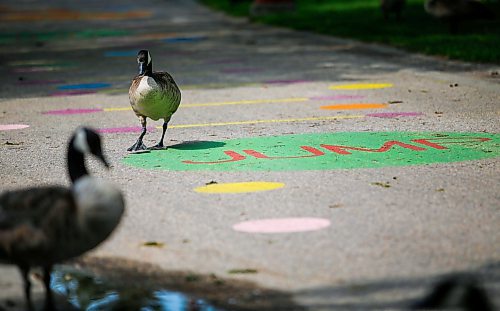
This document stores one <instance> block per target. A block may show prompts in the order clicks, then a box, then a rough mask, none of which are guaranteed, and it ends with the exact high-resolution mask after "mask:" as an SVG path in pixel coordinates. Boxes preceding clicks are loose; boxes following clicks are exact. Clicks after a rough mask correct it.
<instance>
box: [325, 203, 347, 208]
mask: <svg viewBox="0 0 500 311" xmlns="http://www.w3.org/2000/svg"><path fill="white" fill-rule="evenodd" d="M328 207H329V208H340V207H344V205H343V204H340V203H337V204H332V205H330V206H328Z"/></svg>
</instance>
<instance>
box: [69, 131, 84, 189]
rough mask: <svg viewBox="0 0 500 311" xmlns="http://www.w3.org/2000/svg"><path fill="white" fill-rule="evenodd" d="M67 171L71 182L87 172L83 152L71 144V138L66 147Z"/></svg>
mask: <svg viewBox="0 0 500 311" xmlns="http://www.w3.org/2000/svg"><path fill="white" fill-rule="evenodd" d="M67 156H68V173H69V177H70V179H71V182H72V183H73V184H74V183H75V182H76V181H77V180H78V179H80V178H82V177H83V176H87V175H88V174H89V173H88V171H87V168H86V167H85V160H84V157H83V153H82V152H80V151H78V150H76V149H75V148H74V146H73V140H72V141H71V142H70V144H69V147H68V155H67Z"/></svg>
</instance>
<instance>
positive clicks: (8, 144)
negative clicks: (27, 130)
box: [5, 141, 24, 146]
mask: <svg viewBox="0 0 500 311" xmlns="http://www.w3.org/2000/svg"><path fill="white" fill-rule="evenodd" d="M22 144H24V143H23V142H18V143H14V142H11V141H6V142H5V145H7V146H19V145H22Z"/></svg>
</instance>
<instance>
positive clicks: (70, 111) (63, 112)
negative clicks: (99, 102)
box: [42, 108, 102, 115]
mask: <svg viewBox="0 0 500 311" xmlns="http://www.w3.org/2000/svg"><path fill="white" fill-rule="evenodd" d="M101 111H102V109H99V108H96V109H62V110H49V111H45V112H42V114H52V115H68V114H83V113H94V112H101Z"/></svg>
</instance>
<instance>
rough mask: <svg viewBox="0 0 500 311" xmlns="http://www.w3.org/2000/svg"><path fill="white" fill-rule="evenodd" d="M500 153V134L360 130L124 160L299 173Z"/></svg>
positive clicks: (186, 147)
mask: <svg viewBox="0 0 500 311" xmlns="http://www.w3.org/2000/svg"><path fill="white" fill-rule="evenodd" d="M499 154H500V135H499V134H487V133H413V132H361V133H358V132H355V133H320V134H300V135H284V136H268V137H252V138H241V139H231V140H226V141H220V142H219V141H197V142H185V143H182V144H178V145H174V146H169V148H168V149H167V150H153V151H151V152H150V153H141V154H129V155H127V156H126V157H125V158H124V159H123V162H124V163H125V164H127V165H130V166H134V167H140V168H145V169H158V170H175V171H193V170H194V171H196V170H213V171H299V170H330V169H352V168H379V167H388V166H407V165H423V164H430V163H446V162H459V161H468V160H479V159H486V158H495V157H498V156H499Z"/></svg>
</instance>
